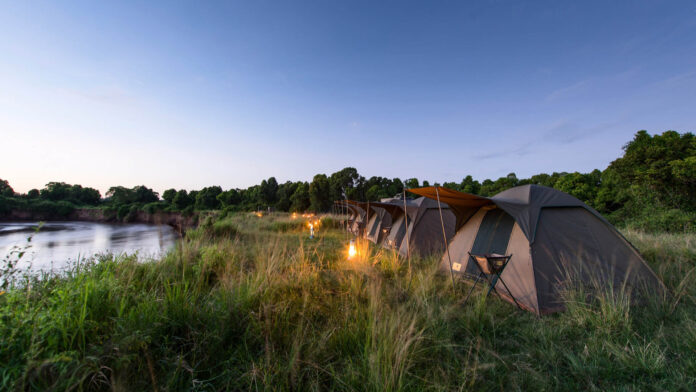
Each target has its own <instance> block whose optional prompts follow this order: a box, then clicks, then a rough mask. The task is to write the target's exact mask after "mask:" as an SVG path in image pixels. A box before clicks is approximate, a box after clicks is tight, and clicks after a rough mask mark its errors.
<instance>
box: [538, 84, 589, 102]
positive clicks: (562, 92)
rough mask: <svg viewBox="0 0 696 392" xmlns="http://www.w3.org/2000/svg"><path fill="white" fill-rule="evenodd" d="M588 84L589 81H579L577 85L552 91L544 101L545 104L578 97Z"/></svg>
mask: <svg viewBox="0 0 696 392" xmlns="http://www.w3.org/2000/svg"><path fill="white" fill-rule="evenodd" d="M589 84H590V80H589V79H585V80H581V81H579V82H577V83H573V84H571V85H570V86H566V87H562V88H559V89H556V90H554V91H552V92H551V93H550V94H549V95H547V96H546V98H545V99H544V100H545V101H546V102H554V101H557V100H559V99H563V98H569V97H572V96H574V95H578V94H579V93H582V92H583V91H584V90H586V89H587V87H588V85H589Z"/></svg>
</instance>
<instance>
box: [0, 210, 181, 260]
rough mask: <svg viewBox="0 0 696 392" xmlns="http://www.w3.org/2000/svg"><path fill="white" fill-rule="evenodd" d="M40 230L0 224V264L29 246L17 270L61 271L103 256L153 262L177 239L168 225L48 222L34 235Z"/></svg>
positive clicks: (32, 225)
mask: <svg viewBox="0 0 696 392" xmlns="http://www.w3.org/2000/svg"><path fill="white" fill-rule="evenodd" d="M37 226H38V223H36V222H0V264H3V263H4V261H5V260H7V258H8V257H9V258H12V259H13V260H16V259H17V254H16V252H15V253H14V254H12V252H13V250H17V249H18V248H24V247H26V246H29V247H28V248H26V252H25V254H24V256H23V257H22V258H21V259H20V262H19V264H18V266H19V268H20V269H24V270H26V269H28V268H29V267H30V268H31V270H33V271H38V270H44V271H49V270H61V269H63V268H65V267H66V266H68V265H69V264H70V263H74V262H77V261H79V260H84V259H85V258H90V257H92V256H94V255H95V254H103V253H112V254H114V255H120V254H133V253H136V252H137V254H138V257H140V258H151V257H158V256H160V255H162V254H163V253H166V252H167V251H169V250H170V249H172V248H173V247H174V246H175V244H176V241H177V239H178V235H177V233H176V232H175V231H174V229H173V228H172V227H170V226H167V225H150V224H140V223H134V224H113V223H93V222H47V223H45V224H44V225H43V226H42V227H41V229H40V230H39V231H38V232H35V229H36V227H37ZM30 236H31V241H30V242H27V238H28V237H30Z"/></svg>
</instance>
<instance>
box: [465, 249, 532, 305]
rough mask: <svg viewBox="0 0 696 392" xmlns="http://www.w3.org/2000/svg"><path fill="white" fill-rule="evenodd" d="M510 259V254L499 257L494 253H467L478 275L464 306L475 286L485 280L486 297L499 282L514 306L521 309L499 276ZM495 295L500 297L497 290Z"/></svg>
mask: <svg viewBox="0 0 696 392" xmlns="http://www.w3.org/2000/svg"><path fill="white" fill-rule="evenodd" d="M511 258H512V254H510V255H499V254H496V253H492V254H484V255H472V254H471V253H470V252H469V260H471V261H472V262H473V263H474V265H476V267H477V268H478V269H479V274H478V276H477V277H476V281H475V282H474V285H473V286H471V290H469V293H468V294H467V295H466V298H465V299H464V304H466V301H467V300H468V299H469V296H471V293H472V292H473V291H474V288H476V284H478V282H479V281H480V280H481V278H484V279H486V281H487V282H488V285H489V287H488V292H487V293H486V297H488V295H489V294H490V293H491V291H493V290H495V285H496V283H498V280H500V282H501V283H502V284H503V286H505V289H506V290H507V292H508V294H510V297H512V300H513V301H514V302H515V305H517V307H518V308H520V309H522V307H521V306H520V304H519V303H517V300H516V299H515V296H513V295H512V292H511V291H510V289H509V288H508V287H507V284H505V281H504V280H503V278H502V277H501V276H500V275H502V273H503V270H505V267H507V265H508V263H509V262H510V259H511ZM496 293H497V294H498V295H499V296H500V293H498V291H497V290H496Z"/></svg>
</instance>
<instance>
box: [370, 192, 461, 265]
mask: <svg viewBox="0 0 696 392" xmlns="http://www.w3.org/2000/svg"><path fill="white" fill-rule="evenodd" d="M375 205H376V206H378V207H382V208H384V209H385V210H386V211H387V212H388V213H389V214H390V215H391V221H392V225H391V229H390V230H389V234H388V235H387V238H386V240H385V241H384V246H385V247H387V248H392V249H396V250H398V251H399V253H400V254H402V255H403V256H406V255H407V254H408V249H409V246H410V249H411V253H413V254H417V255H420V256H427V255H430V254H433V253H438V252H442V251H444V250H445V241H449V239H450V238H451V237H452V235H454V223H455V217H454V214H452V211H450V209H449V206H448V205H447V204H445V203H441V207H442V217H443V221H444V228H445V235H444V237H443V234H442V224H441V223H440V211H439V210H438V205H437V202H435V201H433V200H430V199H427V198H425V197H420V198H418V199H415V200H407V202H406V213H404V205H403V200H400V201H394V202H391V203H375ZM407 238H408V241H406V239H407Z"/></svg>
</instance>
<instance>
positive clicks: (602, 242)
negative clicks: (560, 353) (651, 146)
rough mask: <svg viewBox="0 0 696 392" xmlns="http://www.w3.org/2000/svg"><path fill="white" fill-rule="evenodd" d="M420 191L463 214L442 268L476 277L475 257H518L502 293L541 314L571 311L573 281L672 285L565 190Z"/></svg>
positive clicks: (418, 191) (507, 270) (506, 275)
mask: <svg viewBox="0 0 696 392" xmlns="http://www.w3.org/2000/svg"><path fill="white" fill-rule="evenodd" d="M409 191H410V192H412V193H415V194H418V195H421V196H425V197H428V198H430V199H434V200H437V197H438V193H439V198H440V201H441V202H443V203H447V204H448V205H449V206H450V208H451V210H452V212H453V213H454V215H455V216H456V225H455V227H456V234H455V235H454V237H453V238H452V240H451V241H450V242H449V245H448V246H449V256H448V254H447V253H445V254H444V255H443V257H442V261H441V267H442V268H443V269H446V270H447V271H450V262H451V271H452V272H453V273H455V274H461V275H468V276H471V275H474V274H477V273H478V269H477V268H476V266H475V265H474V264H473V263H471V262H470V260H469V252H471V253H472V254H490V253H498V254H507V255H510V254H512V258H511V259H510V263H509V264H508V266H507V267H506V268H505V270H504V272H503V274H502V278H503V279H504V280H505V282H506V283H507V286H508V288H509V289H510V292H508V291H507V289H505V287H503V286H502V285H501V284H498V285H496V290H497V291H498V293H499V294H500V295H501V297H503V298H504V299H506V300H508V301H512V299H511V296H510V295H512V296H514V298H515V299H517V302H518V303H519V304H520V305H521V306H522V307H524V308H525V309H527V310H529V311H532V312H534V313H536V314H547V313H553V312H556V311H559V310H563V309H564V308H565V306H564V304H563V299H562V296H561V294H562V290H563V288H564V287H565V286H566V285H567V284H569V283H570V280H569V279H570V278H569V277H573V278H574V279H579V281H580V282H582V283H588V284H589V283H595V284H596V283H599V284H601V285H607V284H613V287H620V286H621V285H624V284H626V285H628V286H631V287H637V286H647V287H649V288H652V289H657V290H663V289H664V285H663V284H662V282H660V280H659V279H658V278H657V276H656V275H655V273H654V272H653V271H652V270H651V269H650V267H648V265H647V264H646V262H645V261H644V260H643V258H642V257H641V255H640V254H639V253H638V251H637V250H636V249H635V248H634V247H633V246H632V245H631V244H630V243H629V242H628V241H627V240H626V239H625V238H624V237H623V236H622V235H621V233H619V232H618V231H617V230H616V228H614V227H613V226H612V225H611V224H610V223H609V222H607V221H606V219H604V218H603V217H602V216H601V215H600V214H599V213H598V212H597V211H595V210H594V209H592V208H590V207H589V206H587V205H586V204H585V203H583V202H582V201H580V200H578V199H576V198H575V197H573V196H571V195H569V194H566V193H563V192H561V191H558V190H555V189H552V188H548V187H544V186H539V185H524V186H519V187H515V188H511V189H508V190H506V191H503V192H501V193H498V194H497V195H495V196H493V197H491V198H486V197H481V196H476V195H472V194H467V193H462V192H458V191H454V190H451V189H446V188H437V189H436V188H434V187H426V188H418V189H410V190H409Z"/></svg>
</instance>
